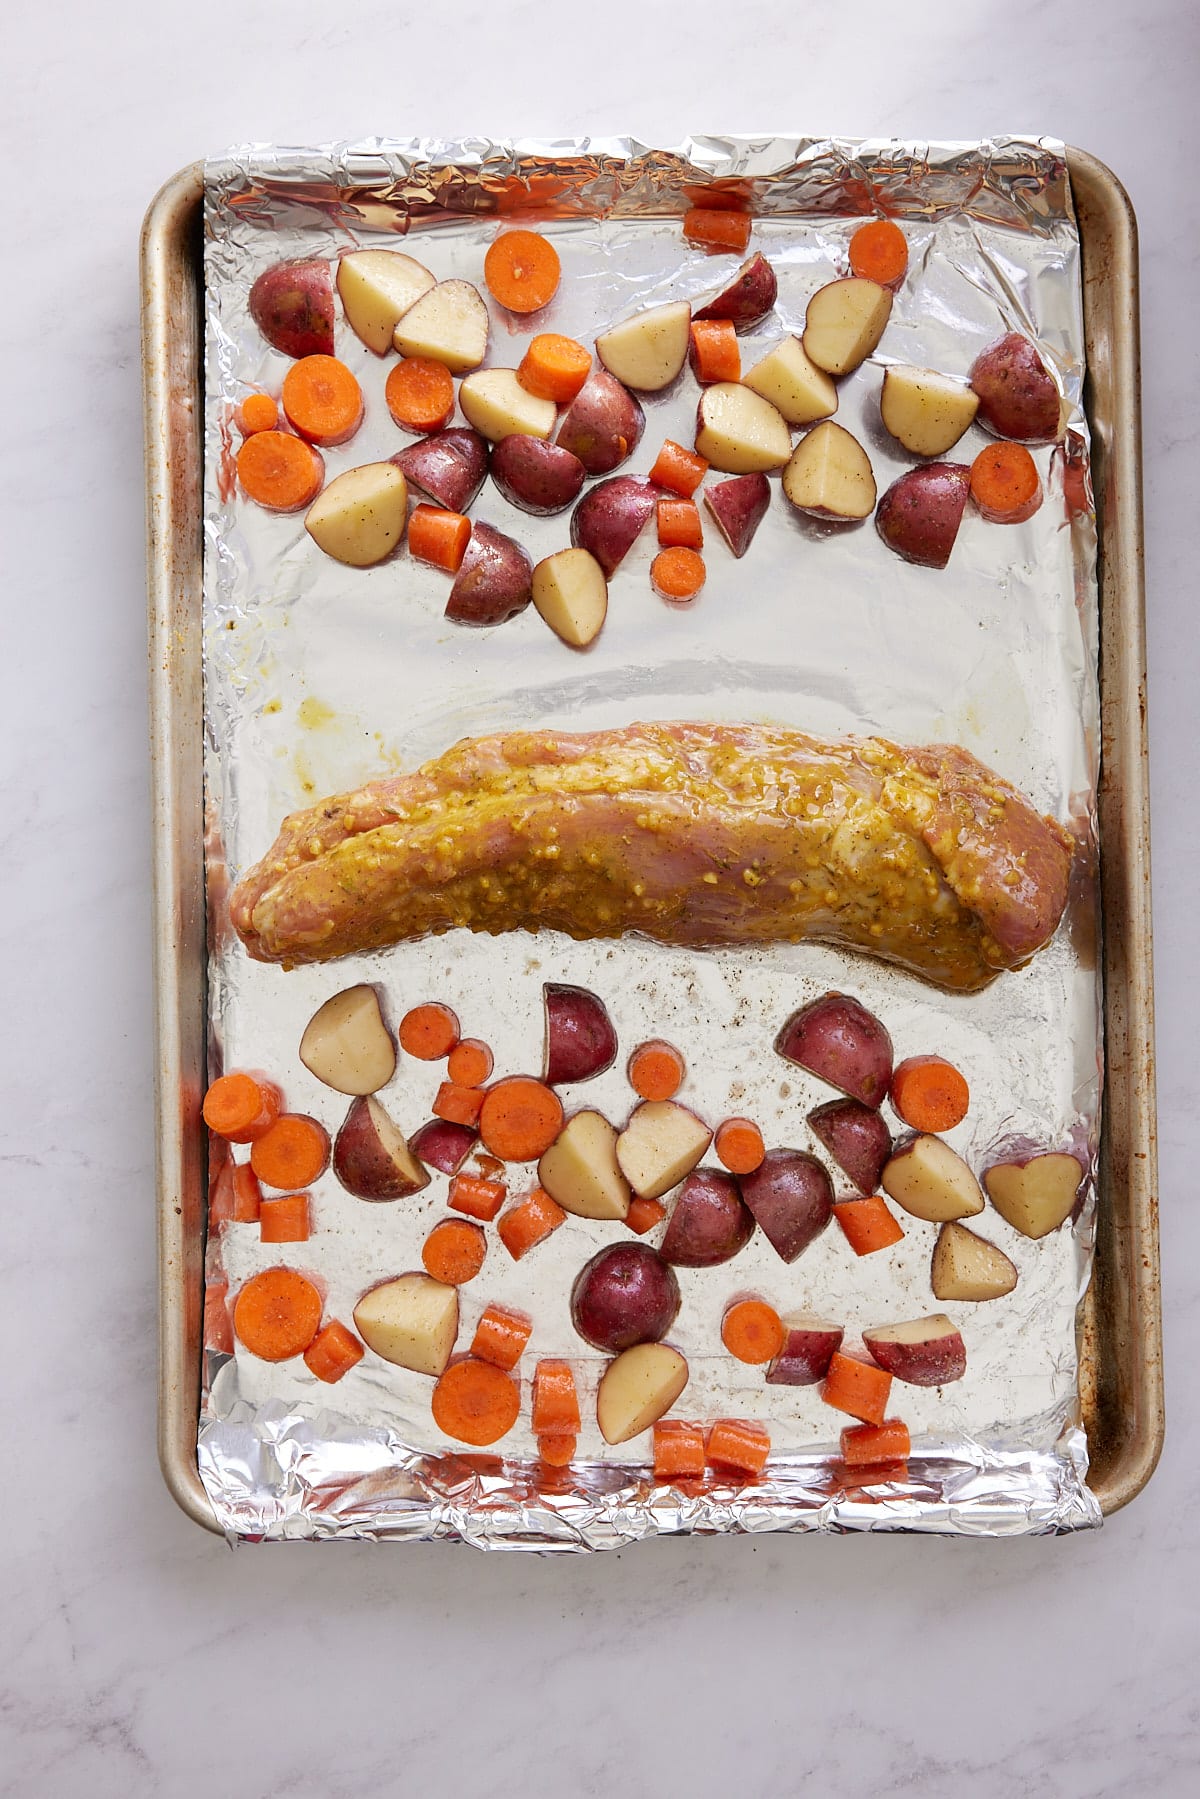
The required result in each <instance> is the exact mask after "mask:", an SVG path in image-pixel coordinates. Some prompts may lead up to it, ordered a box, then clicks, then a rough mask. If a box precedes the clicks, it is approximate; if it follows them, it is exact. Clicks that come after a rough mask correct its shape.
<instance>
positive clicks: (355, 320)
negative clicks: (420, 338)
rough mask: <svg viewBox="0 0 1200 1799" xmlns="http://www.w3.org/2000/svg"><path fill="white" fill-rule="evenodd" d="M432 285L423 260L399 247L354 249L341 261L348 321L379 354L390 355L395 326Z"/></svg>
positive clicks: (340, 281) (339, 280)
mask: <svg viewBox="0 0 1200 1799" xmlns="http://www.w3.org/2000/svg"><path fill="white" fill-rule="evenodd" d="M433 286H434V278H433V276H432V275H431V274H430V272H429V270H428V269H427V268H426V267H425V265H424V263H422V262H418V261H417V260H416V258H415V257H413V256H404V255H402V254H401V252H400V251H399V250H352V251H351V252H350V254H349V255H348V256H343V257H342V259H341V261H340V262H339V263H338V272H337V290H338V293H339V294H340V295H341V299H342V310H343V312H344V313H345V314H346V323H347V324H348V325H349V327H350V329H351V331H353V332H354V333H355V335H356V336H357V337H360V338H361V339H362V341H363V343H365V344H366V346H367V348H368V350H374V352H375V354H376V356H386V355H387V353H388V351H389V350H390V349H391V347H392V333H393V332H394V331H395V329H396V326H397V325H398V324H399V323H400V320H401V319H402V318H403V317H404V315H405V313H406V312H407V311H408V309H409V307H410V306H415V305H416V303H417V301H418V300H419V299H420V298H421V295H422V294H424V293H428V291H429V289H430V288H431V287H433Z"/></svg>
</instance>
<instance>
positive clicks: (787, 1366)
mask: <svg viewBox="0 0 1200 1799" xmlns="http://www.w3.org/2000/svg"><path fill="white" fill-rule="evenodd" d="M845 1334H846V1333H845V1331H844V1330H840V1329H834V1330H789V1331H788V1334H787V1336H786V1337H785V1339H784V1344H783V1348H782V1349H781V1350H780V1352H779V1354H778V1355H777V1356H776V1357H775V1359H774V1360H773V1362H772V1363H771V1366H770V1367H769V1368H768V1369H767V1385H768V1386H771V1387H814V1386H815V1385H816V1384H817V1382H818V1381H819V1380H824V1379H825V1376H826V1375H827V1374H828V1373H829V1364H830V1362H832V1360H833V1358H834V1356H835V1355H836V1353H837V1351H838V1350H839V1349H840V1348H841V1347H842V1338H843V1337H844V1336H845Z"/></svg>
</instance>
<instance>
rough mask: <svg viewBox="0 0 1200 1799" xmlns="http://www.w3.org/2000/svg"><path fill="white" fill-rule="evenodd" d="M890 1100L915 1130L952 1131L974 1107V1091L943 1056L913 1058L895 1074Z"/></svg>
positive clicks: (894, 1108)
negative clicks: (972, 1098) (972, 1091)
mask: <svg viewBox="0 0 1200 1799" xmlns="http://www.w3.org/2000/svg"><path fill="white" fill-rule="evenodd" d="M889 1098H890V1099H891V1102H892V1108H893V1110H894V1111H895V1113H896V1115H897V1117H899V1118H900V1119H902V1120H903V1122H904V1123H905V1124H907V1125H909V1126H910V1127H911V1129H913V1130H914V1131H934V1132H936V1131H952V1130H953V1129H954V1127H955V1125H956V1124H961V1123H962V1121H963V1119H964V1118H965V1117H966V1115H967V1110H968V1108H969V1106H970V1104H971V1089H970V1088H969V1087H968V1085H967V1083H966V1081H965V1080H964V1078H963V1076H962V1075H961V1074H960V1073H959V1072H958V1069H957V1068H955V1066H954V1065H953V1063H952V1062H947V1061H944V1060H943V1058H942V1057H941V1056H909V1057H908V1058H907V1060H906V1061H903V1062H901V1063H900V1065H899V1066H898V1067H897V1068H896V1069H895V1071H894V1072H893V1074H892V1085H891V1091H890V1094H889Z"/></svg>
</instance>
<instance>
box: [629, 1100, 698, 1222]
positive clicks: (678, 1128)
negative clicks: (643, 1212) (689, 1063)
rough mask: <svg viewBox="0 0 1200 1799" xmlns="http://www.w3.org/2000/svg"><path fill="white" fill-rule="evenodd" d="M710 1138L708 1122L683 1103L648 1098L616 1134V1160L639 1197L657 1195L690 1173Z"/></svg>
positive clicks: (667, 1191) (668, 1189)
mask: <svg viewBox="0 0 1200 1799" xmlns="http://www.w3.org/2000/svg"><path fill="white" fill-rule="evenodd" d="M711 1142H712V1132H711V1131H710V1130H709V1128H708V1126H707V1125H706V1124H702V1123H701V1121H700V1119H698V1118H697V1117H696V1114H695V1113H694V1112H689V1111H688V1109H687V1107H686V1106H679V1105H676V1104H675V1102H674V1100H670V1099H664V1100H647V1101H646V1102H645V1104H644V1105H640V1106H638V1107H637V1108H636V1109H635V1110H634V1112H633V1115H632V1117H631V1118H630V1120H629V1123H628V1124H627V1125H626V1126H625V1129H624V1130H623V1131H622V1132H621V1135H620V1136H619V1137H618V1138H617V1162H618V1164H619V1166H620V1169H621V1173H622V1174H623V1175H624V1176H625V1179H626V1180H627V1181H628V1182H629V1185H630V1186H631V1187H632V1188H633V1190H634V1192H635V1193H636V1194H637V1195H638V1196H639V1197H640V1198H641V1199H658V1198H659V1197H660V1196H661V1195H662V1194H664V1193H669V1192H670V1190H671V1188H672V1187H674V1186H677V1185H678V1183H679V1182H680V1181H681V1180H682V1179H683V1177H684V1175H685V1174H690V1173H691V1171H692V1169H693V1168H694V1167H695V1166H696V1164H697V1162H699V1160H700V1158H701V1156H702V1155H703V1154H704V1152H705V1150H706V1149H707V1148H708V1146H709V1144H710V1143H711Z"/></svg>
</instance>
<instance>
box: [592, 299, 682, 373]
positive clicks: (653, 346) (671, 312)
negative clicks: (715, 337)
mask: <svg viewBox="0 0 1200 1799" xmlns="http://www.w3.org/2000/svg"><path fill="white" fill-rule="evenodd" d="M691 326H692V309H691V307H690V306H689V305H688V304H687V302H686V301H685V300H679V301H675V302H673V303H672V304H671V305H669V306H651V307H650V308H649V309H648V310H647V311H645V312H638V313H635V314H634V316H633V318H631V319H626V320H625V321H624V323H623V324H620V325H614V326H613V328H612V330H611V331H604V332H602V333H601V334H600V336H599V337H598V338H597V339H596V354H597V356H599V358H600V360H601V362H602V363H603V364H604V366H605V368H606V369H607V370H608V372H609V374H610V375H615V376H616V378H617V380H618V381H620V382H623V383H624V385H625V386H626V387H632V388H634V389H635V390H636V391H637V392H638V393H647V394H655V393H659V392H661V390H662V389H663V388H664V387H669V386H670V385H671V383H672V381H674V379H675V377H676V375H678V373H679V371H680V369H682V367H683V365H684V363H685V362H686V361H687V353H688V334H689V332H690V331H691Z"/></svg>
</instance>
